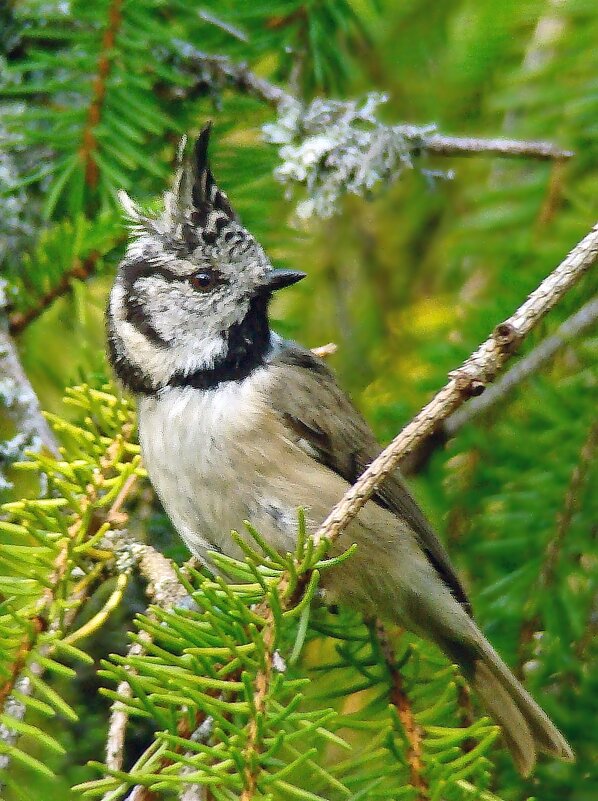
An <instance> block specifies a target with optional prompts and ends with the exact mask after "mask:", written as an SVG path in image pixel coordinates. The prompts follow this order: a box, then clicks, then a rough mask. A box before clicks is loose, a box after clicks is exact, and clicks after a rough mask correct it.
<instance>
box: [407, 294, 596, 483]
mask: <svg viewBox="0 0 598 801" xmlns="http://www.w3.org/2000/svg"><path fill="white" fill-rule="evenodd" d="M596 321H598V297H595V298H592V299H591V300H589V301H588V302H587V303H584V305H583V306H582V307H581V308H580V309H578V311H576V312H575V313H574V314H572V315H571V316H570V317H568V318H567V319H566V320H565V322H564V323H562V324H561V325H560V326H559V327H558V328H557V330H556V331H555V332H554V333H553V334H551V335H550V336H547V337H546V338H545V339H543V340H542V342H540V343H539V345H537V346H536V347H535V348H534V349H533V350H532V351H530V352H529V353H528V354H527V355H526V356H524V357H523V358H522V359H520V360H519V361H518V362H517V363H516V364H515V365H514V366H513V367H511V368H510V370H508V371H507V372H506V373H505V374H504V375H503V376H501V378H499V379H498V381H496V382H495V383H494V384H492V386H490V387H488V388H487V389H486V391H485V392H484V393H483V394H482V395H480V396H479V397H477V398H472V399H471V400H470V401H468V402H467V403H466V404H465V405H464V406H463V407H462V408H460V409H458V410H457V411H455V412H453V413H452V414H451V415H450V416H449V417H448V418H447V419H446V420H445V421H444V422H443V423H442V425H441V426H439V428H438V429H437V430H436V431H434V432H432V434H430V436H429V437H427V438H426V439H425V440H423V441H422V442H421V444H420V445H419V446H418V447H417V448H416V449H414V450H413V452H412V453H411V454H410V455H409V456H408V457H407V458H406V459H402V460H401V465H400V466H401V471H402V472H403V474H404V475H410V474H413V473H417V472H419V471H420V470H422V469H423V467H424V466H425V465H426V464H427V462H428V460H429V458H430V456H431V455H432V453H433V452H434V451H435V450H436V448H438V447H440V446H442V445H444V444H445V443H446V442H447V441H448V440H449V439H450V438H451V437H454V436H455V435H456V434H457V433H458V432H459V431H460V430H461V429H462V428H463V427H464V426H466V425H467V424H468V423H470V422H471V421H472V420H474V419H475V418H476V417H479V415H481V414H484V413H485V412H486V411H488V409H490V408H491V407H492V406H496V405H497V404H498V403H500V402H501V401H503V400H504V399H505V398H506V397H507V396H508V395H509V394H510V393H511V392H512V391H513V390H514V389H515V387H517V386H519V384H521V383H522V382H523V381H527V379H528V378H529V377H530V376H532V375H534V373H537V372H538V371H539V370H541V369H542V367H544V365H545V364H546V363H547V362H549V361H550V359H552V357H553V356H554V355H555V354H556V353H557V352H558V351H559V350H560V349H561V348H562V347H563V346H564V345H566V344H567V343H568V342H570V341H571V340H572V339H574V338H575V337H578V336H579V335H580V334H582V333H583V332H584V331H586V330H587V329H588V328H591V327H592V326H593V325H594V324H595V323H596Z"/></svg>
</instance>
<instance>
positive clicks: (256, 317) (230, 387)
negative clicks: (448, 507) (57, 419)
mask: <svg viewBox="0 0 598 801" xmlns="http://www.w3.org/2000/svg"><path fill="white" fill-rule="evenodd" d="M210 131H211V125H210V124H209V125H207V126H206V127H204V128H203V130H202V131H201V133H200V134H199V136H198V137H197V139H196V141H195V143H194V146H193V148H192V153H190V154H189V156H186V157H185V156H184V154H183V155H181V157H180V159H179V165H178V169H177V173H176V177H175V180H174V182H173V185H172V187H171V188H170V189H169V190H168V191H167V192H166V193H165V195H164V208H163V211H162V212H161V213H159V214H154V215H150V214H146V213H144V212H143V211H142V210H141V209H140V207H139V206H138V205H137V204H136V203H135V202H134V201H133V200H132V199H131V198H130V197H129V196H128V195H127V194H126V193H124V192H121V193H120V199H121V203H122V205H123V208H124V211H125V213H126V216H127V217H128V220H129V225H130V232H131V236H130V241H129V244H128V247H127V250H126V253H125V255H124V257H123V260H122V262H121V263H120V265H119V268H118V271H117V275H116V278H115V280H114V283H113V286H112V289H111V292H110V297H109V301H108V308H107V315H106V316H107V342H108V357H109V361H110V363H111V364H112V367H113V369H114V371H115V373H116V376H117V378H118V379H119V380H120V382H121V383H122V384H123V385H124V387H125V388H126V389H128V390H130V391H131V392H132V393H133V394H134V395H135V397H136V404H137V412H138V424H139V439H140V445H141V452H142V456H143V460H144V464H145V466H146V469H147V471H148V474H149V478H150V480H151V482H152V484H153V487H154V488H155V490H156V493H157V495H158V497H159V498H160V500H161V502H162V504H163V506H164V509H165V510H166V512H167V514H168V516H169V517H170V520H171V521H172V523H173V525H174V528H175V529H176V530H177V532H178V533H179V535H180V536H181V537H182V539H183V540H184V541H185V543H186V545H187V546H188V548H189V550H190V551H191V552H192V553H193V554H194V555H196V556H197V557H198V558H199V559H200V560H201V561H202V562H203V563H204V564H205V565H207V566H208V567H211V568H212V569H214V564H213V562H212V561H211V553H214V552H220V553H224V554H226V555H228V556H231V557H237V558H243V552H242V549H240V548H239V545H238V543H235V541H234V539H233V537H232V535H231V532H232V531H237V532H241V531H243V530H244V529H243V524H244V522H245V521H251V524H252V525H253V526H254V527H255V529H257V531H259V532H260V534H261V536H262V537H263V538H264V539H265V540H266V541H267V542H268V544H269V546H271V547H273V548H275V549H276V550H277V551H279V552H280V553H287V552H290V551H293V550H294V547H295V544H296V540H297V510H298V509H299V508H302V509H303V510H305V515H306V520H307V524H308V529H309V530H310V531H312V532H313V531H315V530H317V528H318V525H319V524H320V523H321V522H322V521H323V520H324V519H325V518H326V517H327V515H328V513H329V511H330V509H331V508H332V507H333V506H334V505H335V504H336V503H337V502H338V500H339V499H340V498H341V497H342V496H343V495H344V493H345V492H346V490H347V489H348V488H349V486H350V485H351V484H352V483H354V482H355V481H356V480H357V478H358V477H359V475H360V474H361V473H362V472H363V471H364V470H365V469H366V467H367V466H368V464H369V463H370V462H371V461H372V460H373V459H374V458H375V457H376V456H377V455H378V454H379V453H380V451H381V446H380V445H379V443H378V442H377V440H376V437H375V436H374V434H373V432H372V430H371V428H370V426H369V425H368V423H367V422H366V421H365V419H364V418H363V417H362V416H361V414H360V413H359V412H358V411H357V410H356V408H355V407H354V406H353V404H352V402H351V401H350V399H349V397H348V396H347V395H346V394H345V392H344V391H343V390H342V389H341V387H340V385H339V383H338V382H337V379H336V377H335V375H334V373H333V372H332V371H331V369H330V368H329V367H328V366H327V365H326V364H325V363H324V361H323V360H322V359H320V358H319V357H318V356H316V355H314V354H313V353H312V352H311V351H310V350H308V349H306V348H304V347H302V346H301V345H299V344H297V343H295V342H292V341H288V340H285V339H283V338H282V337H281V336H279V335H278V334H277V333H275V332H274V331H273V330H271V328H270V323H269V318H268V307H269V302H270V299H271V297H272V295H273V293H274V292H276V291H278V290H280V289H282V288H284V287H289V286H291V285H293V284H295V283H297V282H298V281H300V280H302V279H303V278H305V277H306V274H305V273H304V272H300V271H298V270H291V269H284V268H280V267H274V266H273V265H272V263H271V261H270V259H269V258H268V256H267V255H266V253H265V252H264V250H263V248H262V247H261V245H260V244H259V243H258V242H257V240H256V239H255V238H254V237H253V236H252V234H251V233H250V232H249V231H248V230H247V229H246V228H244V227H243V225H242V224H241V222H240V221H239V218H238V216H237V214H236V213H235V212H234V210H233V208H232V206H231V203H230V201H229V199H228V197H227V195H226V193H225V192H224V191H223V190H222V189H221V188H219V186H218V185H217V184H216V181H215V179H214V176H213V173H212V170H211V167H210V163H209V159H208V145H209V140H210ZM182 150H184V145H183V148H182ZM247 536H249V535H247ZM353 544H356V545H357V548H356V550H355V553H354V554H353V555H352V556H351V557H350V558H349V559H347V560H345V561H343V562H342V564H339V565H337V566H336V567H335V568H332V569H331V570H329V571H326V572H325V574H324V576H323V581H322V583H323V593H324V596H325V598H326V600H327V601H329V602H330V603H331V604H332V603H334V604H336V603H340V604H344V605H346V606H349V607H352V608H353V609H357V610H358V611H359V612H361V613H362V614H363V615H365V616H368V617H377V618H380V619H382V620H386V621H389V622H390V623H392V624H397V625H400V626H401V627H404V628H407V629H409V630H410V631H412V632H414V633H415V634H417V635H419V636H421V637H423V638H425V639H428V640H431V641H432V642H434V643H435V644H436V645H437V646H439V647H440V649H441V650H442V651H443V652H444V653H445V654H446V656H447V657H448V658H449V659H450V660H451V661H452V662H453V663H455V664H456V665H458V666H459V668H460V670H461V671H462V673H463V675H464V676H465V678H466V680H468V681H469V683H470V684H471V685H472V687H473V688H474V690H475V691H476V692H477V695H478V696H479V698H480V700H481V701H482V704H483V705H484V706H485V708H486V710H487V711H488V713H489V714H490V715H491V717H492V718H493V719H494V720H495V721H496V722H497V723H498V724H499V725H500V727H501V729H502V734H503V736H504V739H505V742H506V745H507V746H508V748H509V749H510V751H511V753H512V755H513V759H514V762H515V764H516V767H517V768H518V770H519V771H520V773H521V774H523V775H528V774H529V773H530V772H531V771H532V769H533V767H534V765H535V763H536V759H537V755H538V753H540V752H544V753H546V754H548V755H551V756H554V757H558V758H561V759H564V760H569V761H570V760H573V758H574V756H573V753H572V751H571V748H570V747H569V745H568V743H567V742H566V740H565V738H564V737H563V735H562V734H561V733H560V732H559V731H558V729H557V728H556V726H555V725H554V724H553V723H552V721H551V720H550V719H549V717H548V716H547V715H546V713H545V712H544V711H543V710H542V709H541V707H540V706H539V705H538V704H537V703H536V702H535V701H534V699H533V698H532V697H531V695H530V694H529V693H528V692H527V691H526V690H525V689H524V687H523V686H522V685H521V683H520V682H519V681H518V680H517V678H516V677H515V676H514V675H513V673H512V672H511V670H510V669H509V668H508V667H507V665H506V664H505V662H504V661H503V660H502V659H501V657H500V656H499V655H498V653H497V652H496V651H495V650H494V648H493V647H492V645H491V644H490V643H489V641H488V640H487V639H486V637H485V636H484V634H483V633H482V632H481V630H480V628H479V627H478V626H477V624H476V623H475V621H474V618H473V614H472V609H471V604H470V601H469V598H468V596H467V593H466V591H465V588H464V586H463V583H462V582H461V580H460V578H459V576H458V575H457V573H456V571H455V569H454V567H453V566H452V564H451V561H450V559H449V556H448V554H447V552H446V550H445V548H444V546H443V545H442V543H441V541H440V539H439V538H438V537H437V535H436V533H435V532H434V530H433V528H432V526H431V524H430V523H429V522H428V520H427V518H426V516H425V514H424V513H423V511H422V510H421V509H420V507H419V506H418V504H417V503H416V501H415V500H414V498H413V496H412V495H411V493H410V491H409V489H408V487H407V485H406V483H405V481H404V479H403V477H402V476H401V474H400V472H399V470H395V471H394V472H393V473H392V474H391V475H390V476H388V477H387V478H386V479H385V480H384V482H383V483H382V484H381V486H380V487H379V488H378V489H377V490H376V492H375V494H374V495H373V497H372V498H371V499H370V500H369V501H368V502H367V503H366V504H365V506H364V507H363V509H362V510H361V511H360V512H359V514H358V515H357V516H356V518H355V519H354V520H353V521H352V522H351V523H350V524H349V525H348V526H347V528H346V529H345V531H344V532H343V533H342V534H341V536H340V537H339V538H338V540H337V541H336V543H335V545H334V548H335V549H336V551H337V552H339V553H340V552H343V551H345V550H346V549H347V548H349V547H350V546H351V545H353Z"/></svg>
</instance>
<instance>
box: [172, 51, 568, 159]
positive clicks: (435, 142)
mask: <svg viewBox="0 0 598 801" xmlns="http://www.w3.org/2000/svg"><path fill="white" fill-rule="evenodd" d="M183 52H184V54H185V55H186V56H187V61H188V63H189V64H190V65H191V66H193V67H194V68H195V69H196V70H197V71H199V76H200V83H206V82H207V83H209V84H215V83H217V82H218V81H225V82H227V83H228V84H229V85H230V86H232V87H233V88H234V89H237V90H238V91H241V92H246V93H248V94H251V95H253V96H254V97H257V98H259V99H260V100H263V101H264V102H266V103H268V104H269V105H271V106H274V107H275V108H277V109H278V108H280V107H282V106H285V105H290V104H292V103H297V98H295V97H294V96H293V95H292V94H290V93H289V92H286V91H284V90H283V89H281V88H280V87H279V86H277V85H276V84H273V83H271V82H270V81H267V80H266V79H264V78H260V77H259V76H258V75H256V74H255V73H254V72H252V71H251V70H250V69H249V67H248V66H247V64H238V63H236V62H234V61H232V60H231V59H230V58H228V57H227V56H214V55H210V54H208V53H203V52H202V51H200V50H195V49H193V48H189V46H186V47H185V48H184V51H183ZM394 130H396V132H397V135H399V136H401V137H402V138H403V140H405V141H407V142H408V143H409V144H410V145H411V146H412V148H413V149H414V150H419V149H422V150H427V151H429V152H430V153H436V154H437V155H440V156H475V155H488V156H504V157H506V158H533V159H540V160H554V159H556V160H563V159H569V158H571V157H572V156H573V155H574V153H573V152H572V151H571V150H563V149H562V148H559V147H557V146H556V145H553V144H552V143H550V142H544V141H525V140H520V139H507V138H502V137H492V138H484V137H474V136H447V135H445V134H441V133H435V132H431V131H430V127H429V126H421V125H398V126H395V128H394Z"/></svg>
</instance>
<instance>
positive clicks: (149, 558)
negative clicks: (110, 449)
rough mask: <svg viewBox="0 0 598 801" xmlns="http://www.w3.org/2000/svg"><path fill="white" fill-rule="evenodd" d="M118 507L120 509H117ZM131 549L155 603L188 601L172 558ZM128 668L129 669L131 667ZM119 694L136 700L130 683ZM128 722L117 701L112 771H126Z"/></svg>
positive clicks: (133, 652) (111, 731) (109, 745)
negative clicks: (125, 755)
mask: <svg viewBox="0 0 598 801" xmlns="http://www.w3.org/2000/svg"><path fill="white" fill-rule="evenodd" d="M126 486H127V485H126V484H125V485H124V486H123V490H124V489H125V487H126ZM131 486H132V485H131ZM122 494H123V493H122V491H121V493H120V494H119V496H118V497H117V498H116V500H115V502H114V504H113V506H112V509H111V512H112V513H114V512H115V511H116V512H117V513H118V510H119V509H120V506H121V505H122V503H123V501H124V498H121V495H122ZM115 507H117V508H116V510H115ZM109 516H110V515H109ZM129 547H130V548H131V551H132V552H133V553H134V554H135V555H136V557H137V560H138V562H137V566H138V568H139V572H140V573H141V575H142V576H143V577H144V578H145V580H146V581H147V588H146V592H147V594H148V596H149V597H150V599H151V600H152V601H153V602H154V603H155V604H157V605H158V606H161V607H162V608H164V609H171V608H173V607H175V606H177V605H179V604H181V603H182V602H183V601H184V600H186V599H187V597H188V596H187V591H186V590H185V588H184V587H183V586H182V584H181V583H180V581H179V579H178V577H177V574H176V572H175V570H174V568H173V566H172V562H171V561H170V560H169V559H167V558H166V557H165V556H163V555H162V554H161V553H160V552H159V551H157V550H156V549H155V548H153V547H152V546H151V545H146V544H145V543H138V542H131V543H130V545H129ZM146 615H148V617H153V615H152V613H151V611H150V610H148V611H146ZM149 642H151V636H150V635H149V634H148V633H147V632H145V631H142V632H141V634H140V635H139V640H138V641H137V642H134V643H133V644H132V645H131V646H130V648H129V650H128V652H127V657H130V656H141V655H142V654H143V653H144V651H145V645H146V644H147V643H149ZM126 669H127V670H129V668H126ZM117 693H118V695H119V696H121V697H122V698H125V699H126V698H132V697H133V690H132V688H131V685H130V684H129V683H128V682H127V681H121V682H120V684H119V685H118V688H117ZM128 722H129V713H128V711H127V708H126V706H125V705H124V704H123V703H122V702H121V701H115V702H114V703H113V704H112V708H111V711H110V723H109V724H108V735H107V737H106V766H107V767H108V768H110V769H111V770H122V767H123V759H124V748H125V738H126V733H127V724H128ZM136 791H137V792H138V793H142V791H143V792H145V793H146V798H147V799H151V798H152V797H153V794H152V793H150V791H149V790H147V788H141V789H139V790H137V788H134V790H133V793H132V794H131V796H130V797H131V798H133V797H136V796H135V792H136ZM108 796H110V792H108V793H106V797H108ZM142 797H143V796H141V798H142Z"/></svg>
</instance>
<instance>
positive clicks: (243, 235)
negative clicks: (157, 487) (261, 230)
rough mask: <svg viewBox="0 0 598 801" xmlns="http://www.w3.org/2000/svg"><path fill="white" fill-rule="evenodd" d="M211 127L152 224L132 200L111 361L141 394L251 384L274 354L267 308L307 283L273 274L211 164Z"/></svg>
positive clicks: (112, 309) (111, 320)
mask: <svg viewBox="0 0 598 801" xmlns="http://www.w3.org/2000/svg"><path fill="white" fill-rule="evenodd" d="M209 137H210V126H207V127H206V128H204V130H203V131H202V132H201V134H200V135H199V138H198V139H197V142H196V143H195V147H194V151H193V156H192V158H191V159H190V160H188V161H187V162H185V163H183V164H182V166H181V168H180V169H179V171H178V174H177V177H176V180H175V183H174V186H173V188H172V190H171V191H169V192H167V193H166V195H165V197H164V211H163V213H162V214H161V215H160V216H159V217H155V218H154V217H148V216H146V215H144V214H143V213H142V212H141V211H140V210H139V208H138V207H137V206H136V205H135V204H134V203H133V201H131V199H130V198H129V197H128V196H127V195H126V194H125V193H121V196H120V197H121V202H122V205H123V207H124V209H125V211H126V213H127V215H128V217H129V220H130V222H131V224H132V228H131V241H130V243H129V246H128V249H127V252H126V254H125V257H124V259H123V261H122V262H121V264H120V267H119V271H118V275H117V278H116V281H115V283H114V286H113V288H112V291H111V294H110V301H109V305H108V339H109V355H110V360H111V362H112V364H113V367H114V368H115V371H116V373H117V375H118V376H119V377H120V378H121V380H122V381H123V383H124V384H125V385H126V386H128V387H129V388H130V389H132V390H133V391H135V392H145V393H152V392H155V391H156V390H159V389H161V388H163V387H165V386H169V385H170V386H172V385H175V386H176V385H179V386H180V385H186V384H190V385H192V386H198V387H207V386H211V385H214V384H217V383H219V381H220V380H231V379H235V378H243V377H244V376H245V375H247V374H248V372H249V371H250V370H251V369H252V367H254V366H255V365H256V364H257V363H259V361H260V359H261V358H263V356H264V355H265V353H266V351H267V350H268V348H269V347H270V332H269V328H268V322H267V316H266V312H267V305H268V300H269V298H270V296H271V294H272V292H274V291H275V290H277V289H280V288H282V287H285V286H289V285H290V284H294V283H296V282H297V281H299V280H300V279H301V278H303V277H304V273H300V272H295V271H292V270H279V269H274V268H273V267H272V265H271V264H270V261H269V259H268V257H267V256H266V254H265V253H264V251H263V249H262V247H261V246H260V245H259V244H258V243H257V242H256V240H255V239H254V238H253V236H252V235H251V234H250V233H249V232H248V231H247V230H246V229H245V228H244V227H243V226H242V225H241V224H240V223H239V221H238V219H237V217H236V215H235V213H234V212H233V209H232V207H231V205H230V203H229V200H228V198H227V196H226V195H225V193H224V192H223V191H222V190H221V189H219V188H218V186H217V185H216V183H215V181H214V178H213V176H212V171H211V169H210V166H209V163H208V155H207V151H208V142H209Z"/></svg>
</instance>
